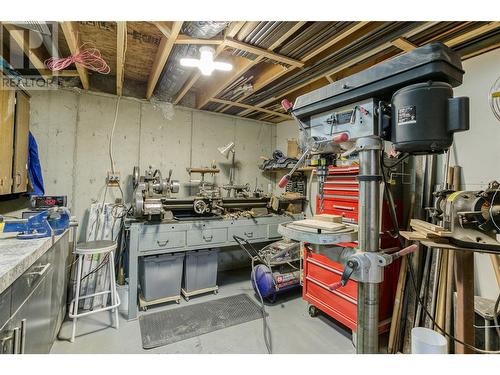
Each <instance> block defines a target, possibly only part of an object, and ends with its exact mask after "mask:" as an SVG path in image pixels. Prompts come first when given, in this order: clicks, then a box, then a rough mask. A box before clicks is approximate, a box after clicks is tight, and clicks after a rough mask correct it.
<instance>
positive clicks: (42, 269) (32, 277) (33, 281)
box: [11, 250, 54, 314]
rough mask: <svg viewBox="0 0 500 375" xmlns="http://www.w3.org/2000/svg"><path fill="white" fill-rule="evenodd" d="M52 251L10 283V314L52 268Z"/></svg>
mask: <svg viewBox="0 0 500 375" xmlns="http://www.w3.org/2000/svg"><path fill="white" fill-rule="evenodd" d="M52 253H53V252H52V251H51V250H49V251H47V252H46V253H45V254H44V255H42V256H41V257H40V258H38V259H37V260H36V261H35V263H33V264H32V265H31V266H30V268H28V269H27V270H26V272H24V273H23V274H22V275H21V276H19V278H18V279H17V280H16V281H14V283H13V284H12V305H11V313H12V314H14V313H15V312H16V311H17V309H18V308H19V307H20V306H21V305H22V304H23V302H24V301H25V300H26V299H27V298H28V296H29V295H30V294H31V292H32V291H33V290H34V289H35V288H36V287H37V285H38V284H39V283H40V281H41V280H42V279H43V276H44V275H45V274H46V273H48V272H49V271H50V270H51V269H52V268H54V264H53V263H54V259H53V258H54V257H53V254H52Z"/></svg>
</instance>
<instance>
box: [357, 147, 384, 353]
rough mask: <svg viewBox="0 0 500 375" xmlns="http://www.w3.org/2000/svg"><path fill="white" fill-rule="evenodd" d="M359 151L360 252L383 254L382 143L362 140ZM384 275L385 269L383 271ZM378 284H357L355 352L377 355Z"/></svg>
mask: <svg viewBox="0 0 500 375" xmlns="http://www.w3.org/2000/svg"><path fill="white" fill-rule="evenodd" d="M356 147H357V148H358V149H359V168H360V169H359V176H358V180H359V213H358V215H359V216H358V222H359V237H358V247H359V249H360V250H361V251H366V252H378V251H379V250H380V245H379V240H380V181H381V168H380V153H381V149H382V141H381V140H380V138H378V137H374V138H360V139H359V140H358V141H357V143H356ZM380 272H382V269H380ZM378 311H379V284H378V283H364V282H360V283H359V284H358V325H357V331H356V352H357V353H358V354H361V353H367V354H368V353H369V354H371V353H378Z"/></svg>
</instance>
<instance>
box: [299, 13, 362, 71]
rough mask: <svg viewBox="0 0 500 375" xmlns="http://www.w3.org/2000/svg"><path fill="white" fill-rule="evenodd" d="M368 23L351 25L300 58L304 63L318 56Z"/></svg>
mask: <svg viewBox="0 0 500 375" xmlns="http://www.w3.org/2000/svg"><path fill="white" fill-rule="evenodd" d="M369 23H370V22H367V21H362V22H357V23H356V24H355V25H353V26H352V27H350V28H348V29H347V30H345V31H343V32H341V33H340V34H338V35H335V36H333V37H332V38H331V39H330V40H328V41H327V42H326V43H324V44H322V45H321V46H319V47H318V48H316V49H315V50H313V51H311V52H309V54H307V55H306V56H304V57H303V58H302V61H304V62H306V61H309V60H311V59H312V58H313V57H315V56H317V55H319V54H320V53H321V52H323V51H325V50H327V49H328V48H330V47H332V46H334V45H336V44H338V43H339V42H341V41H342V40H344V39H345V38H347V37H348V36H350V35H351V34H353V33H355V32H356V31H358V30H360V29H362V28H363V27H365V26H367V25H368V24H369Z"/></svg>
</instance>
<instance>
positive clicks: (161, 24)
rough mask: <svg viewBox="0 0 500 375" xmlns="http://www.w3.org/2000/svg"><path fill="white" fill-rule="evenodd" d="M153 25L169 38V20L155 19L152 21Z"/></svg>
mask: <svg viewBox="0 0 500 375" xmlns="http://www.w3.org/2000/svg"><path fill="white" fill-rule="evenodd" d="M153 23H154V25H155V26H156V27H157V28H158V30H160V31H161V33H162V34H163V36H164V37H165V38H167V39H168V38H170V37H171V36H172V27H171V24H172V23H171V22H165V21H156V22H153Z"/></svg>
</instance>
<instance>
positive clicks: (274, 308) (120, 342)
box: [51, 269, 355, 354]
mask: <svg viewBox="0 0 500 375" xmlns="http://www.w3.org/2000/svg"><path fill="white" fill-rule="evenodd" d="M249 274H250V271H249V270H247V269H244V270H236V271H230V272H223V273H219V279H218V282H219V293H218V294H217V295H214V294H208V295H203V296H198V297H192V298H191V299H190V301H189V302H186V301H184V300H182V301H181V306H186V305H187V304H192V303H199V302H204V301H209V300H211V299H214V298H221V297H227V296H231V295H235V294H239V293H247V294H249V295H250V296H252V298H255V295H254V292H253V289H252V286H251V284H250V281H249ZM178 307H179V305H177V304H175V303H172V304H168V305H165V306H161V307H156V308H150V309H149V310H148V311H147V312H146V313H143V314H148V313H154V312H157V311H160V310H162V309H172V308H178ZM266 309H267V312H268V313H269V318H268V321H269V325H270V327H271V331H272V338H273V352H274V353H282V354H284V353H293V354H300V353H342V354H351V353H355V348H354V346H353V345H352V343H351V333H350V332H349V331H347V330H346V329H345V328H342V327H340V326H338V325H336V324H335V322H334V321H333V320H332V319H330V318H328V317H326V316H323V315H320V316H318V317H316V318H311V317H310V316H309V314H308V312H307V303H306V302H305V301H304V300H303V299H302V298H301V295H300V291H294V292H290V293H288V294H285V295H283V296H282V297H281V298H279V299H278V302H276V303H275V304H273V305H270V304H268V305H267V306H266ZM110 322H111V316H110V313H109V312H102V313H98V314H95V315H90V316H87V317H84V318H81V319H80V320H79V321H78V325H77V337H76V340H75V342H74V343H70V342H69V341H68V338H69V337H70V335H71V326H72V323H71V321H65V322H64V323H63V326H62V328H61V332H60V334H59V340H58V341H56V342H55V343H54V345H53V347H52V350H51V353H142V354H144V353H191V354H196V353H217V354H226V353H227V354H247V353H257V354H259V353H267V351H266V346H265V344H264V339H263V336H262V320H261V319H258V320H254V321H251V322H248V323H243V324H240V325H236V326H233V327H229V328H225V329H221V330H218V331H215V332H211V333H208V334H205V335H201V336H198V337H193V338H190V339H187V340H184V341H179V342H176V343H173V344H170V345H166V346H162V347H159V348H155V349H150V350H144V349H143V348H142V345H141V333H140V329H139V321H138V320H134V321H130V322H129V321H127V320H125V319H124V318H123V317H121V318H120V328H119V329H118V330H117V329H114V328H112V327H109V324H110Z"/></svg>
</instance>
